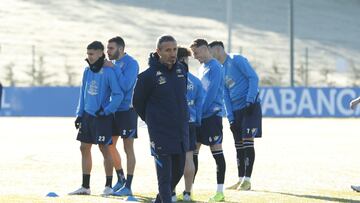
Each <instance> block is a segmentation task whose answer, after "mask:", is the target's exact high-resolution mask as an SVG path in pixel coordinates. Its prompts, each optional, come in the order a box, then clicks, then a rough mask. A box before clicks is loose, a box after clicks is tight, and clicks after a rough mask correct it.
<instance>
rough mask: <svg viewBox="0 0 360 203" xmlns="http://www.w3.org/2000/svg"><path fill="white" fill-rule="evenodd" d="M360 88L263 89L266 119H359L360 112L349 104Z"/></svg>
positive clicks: (262, 97) (359, 91) (359, 109)
mask: <svg viewBox="0 0 360 203" xmlns="http://www.w3.org/2000/svg"><path fill="white" fill-rule="evenodd" d="M359 95H360V89H359V88H301V87H298V88H282V87H269V88H262V89H261V92H260V98H261V101H262V111H263V115H264V116H266V117H359V115H360V108H357V109H356V110H351V109H350V108H349V103H350V101H351V100H352V99H354V98H356V97H358V96H359Z"/></svg>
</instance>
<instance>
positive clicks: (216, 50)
mask: <svg viewBox="0 0 360 203" xmlns="http://www.w3.org/2000/svg"><path fill="white" fill-rule="evenodd" d="M209 51H210V54H211V55H212V56H213V57H214V58H216V59H217V60H219V58H220V52H219V47H218V46H214V47H212V48H209Z"/></svg>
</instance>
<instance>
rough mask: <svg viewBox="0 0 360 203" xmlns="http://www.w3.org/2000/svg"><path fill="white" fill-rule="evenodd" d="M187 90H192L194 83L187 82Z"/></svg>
mask: <svg viewBox="0 0 360 203" xmlns="http://www.w3.org/2000/svg"><path fill="white" fill-rule="evenodd" d="M187 90H188V91H192V90H194V85H193V84H192V83H190V82H189V83H188V84H187Z"/></svg>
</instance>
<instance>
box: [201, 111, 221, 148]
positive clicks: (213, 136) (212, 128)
mask: <svg viewBox="0 0 360 203" xmlns="http://www.w3.org/2000/svg"><path fill="white" fill-rule="evenodd" d="M222 129H223V126H222V117H220V116H217V115H216V114H215V115H212V116H210V117H208V118H204V119H202V120H201V126H200V127H199V128H198V131H197V132H196V134H197V135H196V141H197V142H199V143H201V144H204V145H208V146H212V145H215V144H221V143H222V140H223V133H222Z"/></svg>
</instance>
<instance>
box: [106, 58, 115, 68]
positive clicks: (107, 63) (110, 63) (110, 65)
mask: <svg viewBox="0 0 360 203" xmlns="http://www.w3.org/2000/svg"><path fill="white" fill-rule="evenodd" d="M104 66H107V67H114V64H113V63H112V62H111V61H109V60H107V59H105V60H104Z"/></svg>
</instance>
